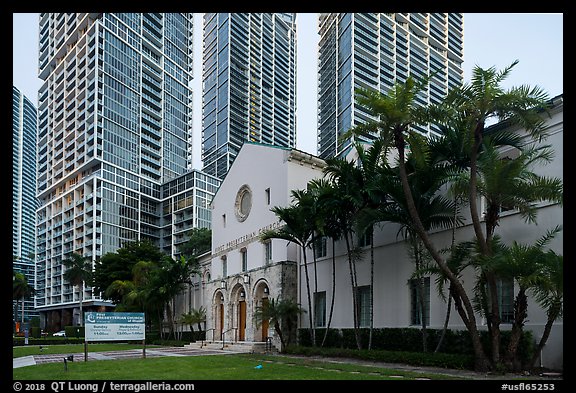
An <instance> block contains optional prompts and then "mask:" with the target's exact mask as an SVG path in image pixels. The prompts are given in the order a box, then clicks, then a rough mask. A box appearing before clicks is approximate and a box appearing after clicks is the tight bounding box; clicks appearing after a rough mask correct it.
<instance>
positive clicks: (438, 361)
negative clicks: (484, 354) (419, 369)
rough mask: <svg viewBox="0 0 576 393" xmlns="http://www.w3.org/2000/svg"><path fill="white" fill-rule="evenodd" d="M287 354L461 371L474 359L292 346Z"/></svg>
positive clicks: (466, 368) (400, 352)
mask: <svg viewBox="0 0 576 393" xmlns="http://www.w3.org/2000/svg"><path fill="white" fill-rule="evenodd" d="M285 353H286V354H292V355H304V356H325V357H344V358H352V359H360V360H366V361H371V362H383V363H401V364H409V365H413V366H427V367H440V368H450V369H459V370H473V369H474V357H473V356H471V355H460V354H446V353H429V352H427V353H422V352H405V351H382V350H366V349H362V350H358V349H350V348H318V347H315V348H314V347H303V346H291V347H289V348H286V352H285Z"/></svg>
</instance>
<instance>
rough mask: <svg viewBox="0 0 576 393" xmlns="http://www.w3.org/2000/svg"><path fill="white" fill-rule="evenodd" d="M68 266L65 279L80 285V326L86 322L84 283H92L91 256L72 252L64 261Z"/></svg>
mask: <svg viewBox="0 0 576 393" xmlns="http://www.w3.org/2000/svg"><path fill="white" fill-rule="evenodd" d="M62 263H63V264H64V266H65V267H66V271H65V272H64V279H65V280H67V281H68V282H69V283H70V284H72V285H74V286H78V291H79V300H78V305H79V306H80V326H83V323H84V314H83V313H82V302H83V300H84V285H85V284H88V285H91V283H92V261H91V260H90V258H87V257H83V256H82V255H80V254H77V253H72V254H71V255H70V257H69V258H67V259H65V260H63V261H62Z"/></svg>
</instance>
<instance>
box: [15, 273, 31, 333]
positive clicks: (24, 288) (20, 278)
mask: <svg viewBox="0 0 576 393" xmlns="http://www.w3.org/2000/svg"><path fill="white" fill-rule="evenodd" d="M33 294H34V287H33V286H32V285H30V284H29V283H28V279H27V278H26V275H25V274H24V273H21V272H16V271H14V270H12V299H13V300H16V308H15V312H14V321H16V319H17V316H16V315H17V313H18V301H19V300H21V301H22V317H21V319H20V322H21V323H24V300H25V299H26V298H28V297H30V296H32V295H33Z"/></svg>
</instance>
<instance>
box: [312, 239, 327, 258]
mask: <svg viewBox="0 0 576 393" xmlns="http://www.w3.org/2000/svg"><path fill="white" fill-rule="evenodd" d="M314 252H315V254H316V258H323V257H325V256H326V255H327V254H328V252H327V249H326V236H318V237H317V238H316V239H314Z"/></svg>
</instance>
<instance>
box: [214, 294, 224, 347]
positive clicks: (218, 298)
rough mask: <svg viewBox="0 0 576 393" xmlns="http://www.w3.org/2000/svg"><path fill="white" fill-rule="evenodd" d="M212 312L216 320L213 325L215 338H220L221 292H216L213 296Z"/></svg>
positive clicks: (221, 317)
mask: <svg viewBox="0 0 576 393" xmlns="http://www.w3.org/2000/svg"><path fill="white" fill-rule="evenodd" d="M214 314H215V318H214V320H215V321H216V326H214V330H215V332H214V333H215V336H216V340H221V339H222V333H223V332H224V295H223V294H222V292H220V291H218V292H216V294H215V296H214Z"/></svg>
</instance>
